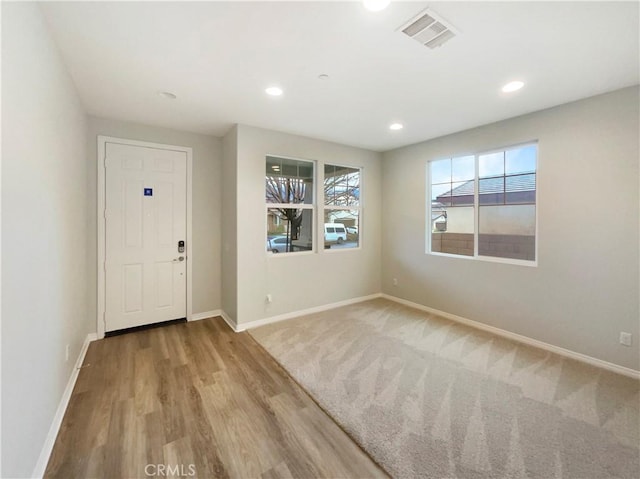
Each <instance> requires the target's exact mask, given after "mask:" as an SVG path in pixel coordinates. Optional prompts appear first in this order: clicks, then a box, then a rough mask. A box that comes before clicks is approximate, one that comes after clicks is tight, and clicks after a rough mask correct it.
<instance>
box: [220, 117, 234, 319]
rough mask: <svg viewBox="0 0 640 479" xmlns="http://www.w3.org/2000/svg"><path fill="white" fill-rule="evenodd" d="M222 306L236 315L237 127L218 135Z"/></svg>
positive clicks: (228, 312)
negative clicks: (219, 139) (219, 147)
mask: <svg viewBox="0 0 640 479" xmlns="http://www.w3.org/2000/svg"><path fill="white" fill-rule="evenodd" d="M222 154H223V165H222V224H223V228H222V277H223V278H224V279H223V281H222V310H223V311H224V312H225V313H226V314H227V315H228V316H229V317H230V318H231V319H232V320H233V321H235V320H236V318H237V317H238V248H237V241H238V221H237V215H238V197H237V190H238V189H237V186H236V184H237V182H238V128H237V127H236V126H234V127H233V128H232V129H231V130H230V131H229V132H228V133H227V134H226V135H225V137H224V138H223V139H222Z"/></svg>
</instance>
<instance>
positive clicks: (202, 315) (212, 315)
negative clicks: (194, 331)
mask: <svg viewBox="0 0 640 479" xmlns="http://www.w3.org/2000/svg"><path fill="white" fill-rule="evenodd" d="M216 316H222V310H221V309H214V310H213V311H205V312H204V313H195V314H192V315H191V318H189V321H200V320H202V319H207V318H215V317H216Z"/></svg>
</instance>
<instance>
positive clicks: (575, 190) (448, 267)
mask: <svg viewBox="0 0 640 479" xmlns="http://www.w3.org/2000/svg"><path fill="white" fill-rule="evenodd" d="M638 101H639V95H638V87H632V88H627V89H623V90H619V91H616V92H613V93H609V94H605V95H600V96H597V97H593V98H589V99H586V100H582V101H578V102H575V103H570V104H567V105H563V106H559V107H556V108H552V109H549V110H545V111H541V112H537V113H533V114H530V115H526V116H522V117H518V118H514V119H511V120H507V121H503V122H500V123H495V124H491V125H487V126H483V127H480V128H476V129H473V130H469V131H464V132H461V133H457V134H454V135H450V136H446V137H443V138H439V139H435V140H431V141H427V142H424V143H420V144H417V145H413V146H408V147H405V148H401V149H398V150H394V151H390V152H387V153H385V154H384V161H383V218H384V220H383V224H384V228H383V230H382V234H383V256H382V258H383V281H382V285H383V286H382V289H383V291H384V292H385V293H388V294H391V295H394V296H398V297H401V298H404V299H407V300H410V301H413V302H416V303H420V304H423V305H426V306H430V307H432V308H436V309H439V310H442V311H446V312H449V313H453V314H457V315H460V316H463V317H466V318H469V319H473V320H476V321H480V322H483V323H486V324H489V325H491V326H496V327H498V328H502V329H505V330H508V331H512V332H515V333H518V334H523V335H525V336H528V337H530V338H534V339H538V340H541V341H544V342H547V343H550V344H554V345H557V346H560V347H564V348H567V349H570V350H573V351H577V352H580V353H584V354H587V355H589V356H593V357H596V358H600V359H603V360H606V361H610V362H612V363H616V364H619V365H623V366H626V367H630V368H633V369H640V367H639V366H640V355H639V353H638V351H639V349H638V344H639V342H640V337H639V336H638V334H639V330H638V326H639V321H638V319H639V309H638V298H639V295H638V291H639V289H640V286H639V280H638V265H639V257H638V245H639V235H638V222H639V217H640V212H639V198H638V177H639V171H638V158H639V149H638V141H639V124H638V123H639V121H638V117H639V107H638V104H639V103H638ZM531 140H539V172H538V209H539V211H538V222H539V225H538V235H539V236H538V239H539V245H538V267H527V266H515V265H509V264H497V263H490V262H485V261H477V260H469V259H458V258H448V257H438V256H432V255H426V254H425V252H424V251H425V208H426V199H425V187H426V185H425V182H426V178H425V177H426V163H427V161H428V160H432V159H438V158H444V157H447V156H451V155H454V156H455V155H460V154H466V153H473V152H478V151H482V150H486V149H492V148H496V147H501V146H507V145H513V144H517V143H521V142H527V141H531ZM392 278H397V279H398V286H393V284H392ZM620 331H628V332H630V333H632V334H633V335H634V346H633V347H632V348H629V347H624V346H622V345H620V344H619V343H618V335H619V332H620Z"/></svg>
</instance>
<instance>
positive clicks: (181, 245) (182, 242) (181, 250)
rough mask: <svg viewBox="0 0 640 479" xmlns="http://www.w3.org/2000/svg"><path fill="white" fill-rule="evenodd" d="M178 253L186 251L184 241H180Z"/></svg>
mask: <svg viewBox="0 0 640 479" xmlns="http://www.w3.org/2000/svg"><path fill="white" fill-rule="evenodd" d="M178 253H184V241H183V240H180V241H178Z"/></svg>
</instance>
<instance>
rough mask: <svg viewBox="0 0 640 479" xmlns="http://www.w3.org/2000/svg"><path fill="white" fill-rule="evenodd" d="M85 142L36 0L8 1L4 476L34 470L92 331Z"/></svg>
mask: <svg viewBox="0 0 640 479" xmlns="http://www.w3.org/2000/svg"><path fill="white" fill-rule="evenodd" d="M85 145H86V118H85V114H84V110H83V107H82V105H81V103H80V101H79V99H78V95H77V94H76V91H75V87H74V85H73V83H72V81H71V79H70V77H69V75H68V74H67V71H66V69H65V67H64V65H63V63H62V61H61V58H60V56H59V53H58V51H57V49H56V48H55V46H54V43H53V42H52V40H51V37H50V35H49V32H48V30H47V27H46V25H45V23H44V20H43V17H42V15H41V13H40V10H39V7H38V6H37V4H36V3H31V2H29V3H26V2H25V3H3V4H2V170H3V171H2V471H1V475H2V477H27V476H31V473H32V472H33V470H34V467H35V465H36V462H37V459H38V456H39V454H40V451H41V449H42V446H43V444H44V441H45V438H46V436H47V433H48V431H49V428H50V426H51V423H52V420H53V418H54V415H55V412H56V409H57V407H58V404H59V401H60V399H61V397H62V394H63V391H64V389H65V386H66V384H67V381H68V380H69V377H70V376H71V373H72V368H73V366H74V363H75V360H76V358H77V357H78V354H79V352H80V349H81V346H82V344H83V341H84V339H85V338H86V336H87V334H88V333H89V332H92V331H95V314H94V313H93V312H92V310H91V309H90V308H89V307H88V305H87V289H86V284H87V282H88V281H89V279H90V273H89V269H90V268H89V266H88V264H87V254H86V251H87V246H88V244H89V242H90V241H93V240H94V235H91V232H90V231H88V230H87V220H88V218H89V217H91V216H93V215H94V212H93V211H90V210H89V209H88V204H89V191H88V189H87V181H86V178H87V164H86V148H85ZM67 344H68V345H69V346H70V358H69V361H65V346H66V345H67Z"/></svg>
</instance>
